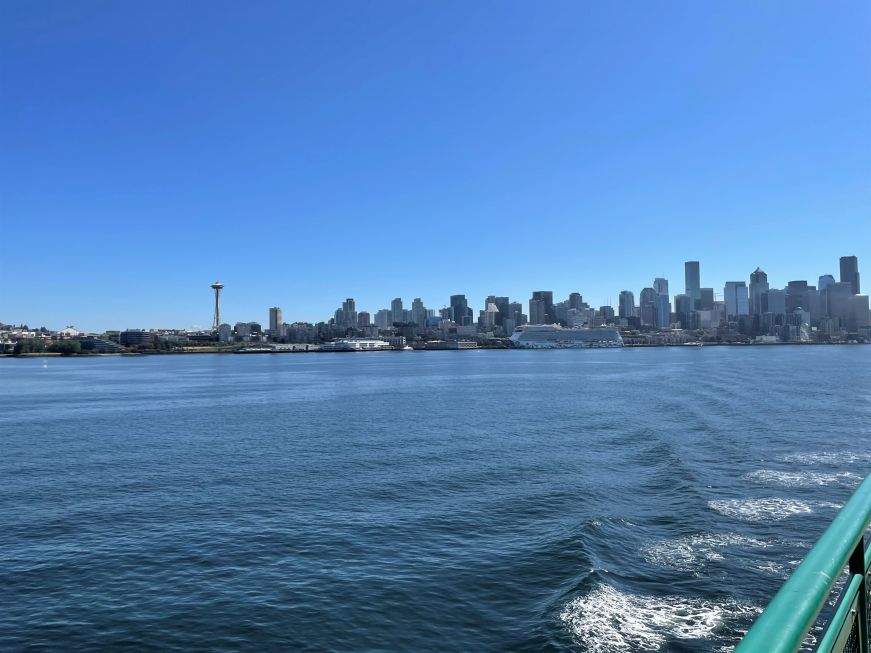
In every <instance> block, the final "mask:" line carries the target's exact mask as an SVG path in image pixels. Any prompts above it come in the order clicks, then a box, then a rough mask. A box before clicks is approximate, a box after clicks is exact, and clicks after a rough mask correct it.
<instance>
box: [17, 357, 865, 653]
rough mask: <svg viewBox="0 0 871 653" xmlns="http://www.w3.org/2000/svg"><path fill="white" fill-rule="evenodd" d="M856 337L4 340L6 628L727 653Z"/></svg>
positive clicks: (804, 513)
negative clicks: (202, 344) (364, 351)
mask: <svg viewBox="0 0 871 653" xmlns="http://www.w3.org/2000/svg"><path fill="white" fill-rule="evenodd" d="M869 363H871V349H869V348H865V347H771V348H764V347H762V348H760V347H756V348H753V349H752V351H751V350H748V349H746V348H741V347H711V348H708V347H705V348H695V347H674V348H625V349H601V350H587V351H573V350H551V351H510V352H494V351H471V352H466V353H464V354H462V355H446V354H443V353H438V352H419V353H415V354H413V355H386V354H385V355H381V356H374V355H373V356H220V355H208V354H204V355H200V356H195V357H176V356H159V357H158V356H155V357H93V358H92V357H82V358H49V359H45V358H26V359H6V360H3V361H0V434H2V442H3V449H4V456H3V457H2V458H0V474H2V477H3V479H4V484H3V486H2V489H0V497H2V499H3V500H2V502H0V505H2V508H0V513H2V519H3V524H4V529H3V532H2V534H0V550H2V551H3V555H2V564H0V601H2V603H3V605H4V606H6V609H5V610H4V611H3V613H2V615H0V648H2V649H3V650H21V649H24V648H27V647H33V648H34V650H40V649H45V650H58V649H60V648H62V649H64V650H118V651H124V650H129V651H142V650H161V651H165V650H178V651H182V650H185V651H189V650H202V651H205V650H210V651H212V650H224V651H242V650H245V651H260V650H295V651H304V650H308V651H376V650H380V651H399V650H406V651H465V650H478V651H508V650H511V651H579V652H580V651H591V652H595V653H605V652H612V651H613V652H616V651H647V650H662V651H666V650H668V651H720V650H728V648H729V647H731V646H732V645H733V644H734V643H735V642H736V641H737V639H738V638H739V637H740V633H741V632H742V631H743V630H745V629H746V628H747V627H748V625H749V624H750V623H751V622H752V620H753V619H754V618H755V617H756V615H757V614H758V611H759V609H760V608H761V607H763V606H764V605H765V604H766V603H767V601H768V600H769V599H770V597H771V596H772V595H773V594H774V592H775V591H776V590H777V588H778V587H779V585H780V584H781V583H782V582H783V580H784V579H785V577H786V576H787V575H788V573H789V571H790V570H791V569H792V568H793V566H794V565H795V564H796V563H797V562H798V561H799V560H800V559H801V558H802V557H803V555H804V553H805V552H806V551H807V547H808V546H809V545H811V544H812V543H813V542H814V540H815V539H816V537H817V536H818V535H819V534H820V533H821V532H822V530H823V529H824V528H825V527H826V526H827V525H828V523H829V522H830V520H831V519H832V517H833V516H834V515H835V513H836V510H837V507H838V506H839V505H840V504H841V503H842V502H843V501H844V500H845V499H846V498H847V497H848V496H849V494H850V492H851V490H852V489H853V488H854V487H855V486H856V485H857V483H858V481H859V480H860V478H861V477H863V476H864V475H865V474H866V473H867V471H868V469H869V468H871V453H869V451H868V446H867V442H868V436H869V426H868V424H869V417H871V404H869V401H868V397H869V392H871V375H869V374H868V364H869Z"/></svg>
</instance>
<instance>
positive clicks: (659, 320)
mask: <svg viewBox="0 0 871 653" xmlns="http://www.w3.org/2000/svg"><path fill="white" fill-rule="evenodd" d="M669 324H671V302H670V301H668V294H667V293H659V294H657V296H656V326H658V327H660V328H665V327H667V326H668V325H669Z"/></svg>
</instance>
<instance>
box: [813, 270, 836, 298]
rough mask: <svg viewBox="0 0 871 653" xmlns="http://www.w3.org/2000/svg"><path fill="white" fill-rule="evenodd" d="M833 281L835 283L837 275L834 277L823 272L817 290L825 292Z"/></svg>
mask: <svg viewBox="0 0 871 653" xmlns="http://www.w3.org/2000/svg"><path fill="white" fill-rule="evenodd" d="M833 283H835V277H833V276H832V275H831V274H821V275H820V278H819V281H817V292H819V293H820V294H822V293H823V292H825V290H826V287H828V286H829V285H831V284H833Z"/></svg>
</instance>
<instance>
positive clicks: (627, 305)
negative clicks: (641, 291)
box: [617, 290, 635, 317]
mask: <svg viewBox="0 0 871 653" xmlns="http://www.w3.org/2000/svg"><path fill="white" fill-rule="evenodd" d="M617 310H618V311H619V315H620V317H635V294H634V293H633V292H632V291H631V290H621V291H620V298H619V299H618V304H617Z"/></svg>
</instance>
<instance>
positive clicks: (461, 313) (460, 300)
mask: <svg viewBox="0 0 871 653" xmlns="http://www.w3.org/2000/svg"><path fill="white" fill-rule="evenodd" d="M472 316H473V313H472V309H471V308H469V302H468V301H466V296H465V295H451V319H453V321H454V322H456V323H457V324H459V325H461V326H469V325H471V324H472Z"/></svg>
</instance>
